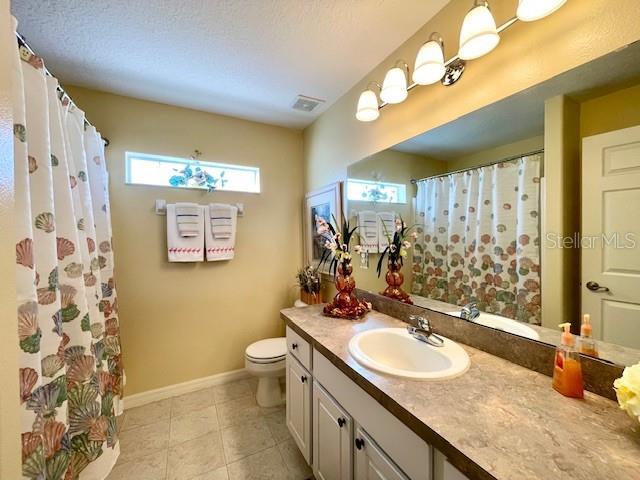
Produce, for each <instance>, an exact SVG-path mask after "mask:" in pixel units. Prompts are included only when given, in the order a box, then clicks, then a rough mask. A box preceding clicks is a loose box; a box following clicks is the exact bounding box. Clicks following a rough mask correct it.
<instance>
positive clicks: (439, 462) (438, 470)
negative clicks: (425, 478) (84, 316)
mask: <svg viewBox="0 0 640 480" xmlns="http://www.w3.org/2000/svg"><path fill="white" fill-rule="evenodd" d="M433 480H469V479H468V477H466V476H465V475H464V474H462V473H461V472H460V471H459V470H458V469H457V468H456V467H454V466H453V465H451V464H450V463H449V462H448V461H447V457H445V456H444V454H443V453H441V452H439V451H438V450H435V449H434V451H433Z"/></svg>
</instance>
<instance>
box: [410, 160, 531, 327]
mask: <svg viewBox="0 0 640 480" xmlns="http://www.w3.org/2000/svg"><path fill="white" fill-rule="evenodd" d="M541 161H542V155H540V154H536V155H530V156H525V157H522V158H519V159H515V160H511V161H507V162H502V163H498V164H495V165H491V166H486V167H481V168H477V169H472V170H467V171H464V172H460V173H455V174H451V175H447V176H443V177H435V178H430V179H426V180H422V181H420V182H418V195H417V201H416V224H417V232H418V234H419V237H418V240H417V241H416V244H415V248H414V256H413V265H412V266H413V284H412V292H413V293H415V294H417V295H421V296H424V297H428V298H432V299H436V300H441V301H444V302H447V303H452V304H456V305H465V304H467V303H469V302H471V301H475V302H477V303H478V306H479V308H480V310H482V311H485V312H490V313H496V314H499V315H502V316H505V317H509V318H513V319H517V320H520V321H523V322H527V323H533V324H540V305H541V295H540V226H539V219H538V216H539V204H540V164H541Z"/></svg>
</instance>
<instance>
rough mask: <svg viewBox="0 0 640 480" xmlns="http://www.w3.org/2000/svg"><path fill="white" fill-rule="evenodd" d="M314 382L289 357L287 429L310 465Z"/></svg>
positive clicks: (301, 367)
mask: <svg viewBox="0 0 640 480" xmlns="http://www.w3.org/2000/svg"><path fill="white" fill-rule="evenodd" d="M312 381H313V379H312V378H311V375H310V374H309V372H307V371H306V370H305V369H304V367H303V366H302V365H300V363H299V362H298V361H297V360H296V359H295V358H294V357H292V356H291V355H287V427H288V428H289V432H291V436H292V437H293V439H294V440H295V442H296V443H297V444H298V448H299V449H300V451H301V452H302V455H303V456H304V459H305V460H306V461H307V463H308V464H311V384H312Z"/></svg>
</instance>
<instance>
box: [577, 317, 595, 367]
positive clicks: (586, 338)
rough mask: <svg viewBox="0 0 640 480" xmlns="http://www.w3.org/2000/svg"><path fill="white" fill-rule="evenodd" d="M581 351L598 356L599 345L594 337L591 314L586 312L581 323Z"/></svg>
mask: <svg viewBox="0 0 640 480" xmlns="http://www.w3.org/2000/svg"><path fill="white" fill-rule="evenodd" d="M580 353H584V354H585V355H590V356H592V357H597V356H598V345H597V344H596V341H595V340H594V339H593V327H592V326H591V315H589V314H588V313H585V314H584V315H583V316H582V324H581V325H580Z"/></svg>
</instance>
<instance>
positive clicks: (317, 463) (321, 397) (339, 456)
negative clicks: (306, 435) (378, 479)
mask: <svg viewBox="0 0 640 480" xmlns="http://www.w3.org/2000/svg"><path fill="white" fill-rule="evenodd" d="M312 410H313V474H314V476H315V477H316V480H350V479H351V478H353V473H352V472H353V449H352V445H353V443H352V438H353V420H352V419H351V416H350V415H349V414H348V413H347V412H345V411H344V410H343V409H342V408H341V407H340V406H339V405H338V403H337V402H336V401H335V400H334V399H333V398H331V396H329V394H328V393H327V392H326V391H325V390H324V389H323V388H322V387H321V386H320V384H319V383H318V382H317V381H316V382H314V383H313V408H312Z"/></svg>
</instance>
